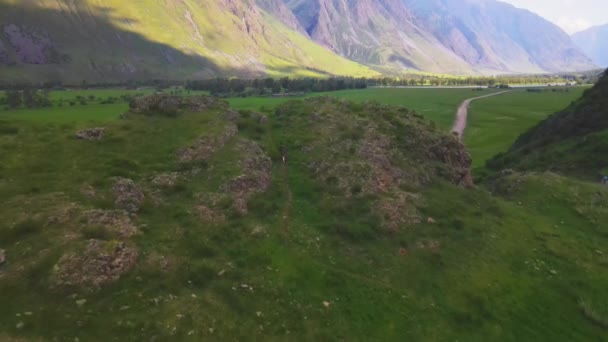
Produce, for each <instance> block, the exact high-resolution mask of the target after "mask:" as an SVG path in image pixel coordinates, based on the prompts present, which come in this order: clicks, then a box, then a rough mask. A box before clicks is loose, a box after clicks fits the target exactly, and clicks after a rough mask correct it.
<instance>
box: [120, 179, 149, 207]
mask: <svg viewBox="0 0 608 342" xmlns="http://www.w3.org/2000/svg"><path fill="white" fill-rule="evenodd" d="M112 194H113V195H114V199H115V200H114V204H115V205H116V207H117V208H120V209H124V210H126V211H128V212H129V213H136V212H138V211H139V209H140V208H141V206H142V205H143V203H144V200H145V198H146V196H145V195H144V193H143V192H142V191H141V190H140V189H139V187H138V186H137V184H135V182H134V181H133V180H131V179H128V178H116V180H115V182H114V185H113V186H112Z"/></svg>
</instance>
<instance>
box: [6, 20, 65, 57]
mask: <svg viewBox="0 0 608 342" xmlns="http://www.w3.org/2000/svg"><path fill="white" fill-rule="evenodd" d="M3 33H4V36H5V37H6V38H7V40H8V42H9V44H10V45H11V46H12V47H13V48H14V50H15V52H16V56H17V59H18V61H19V62H21V63H26V64H51V63H61V62H62V61H63V60H64V59H65V58H66V57H65V56H62V55H61V54H59V53H58V52H57V50H56V49H55V46H54V45H53V42H52V41H51V39H50V38H49V37H48V36H47V35H46V34H41V33H38V32H28V31H26V30H24V29H23V28H21V27H19V26H17V25H15V24H8V25H5V26H4V29H3ZM0 54H1V53H0Z"/></svg>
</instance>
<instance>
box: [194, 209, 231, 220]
mask: <svg viewBox="0 0 608 342" xmlns="http://www.w3.org/2000/svg"><path fill="white" fill-rule="evenodd" d="M194 210H195V212H196V214H197V216H198V217H199V219H200V220H201V221H203V222H207V223H221V222H224V221H225V220H226V216H225V215H224V214H223V213H222V212H221V211H219V210H215V209H211V208H209V207H208V206H205V205H198V206H196V207H195V208H194Z"/></svg>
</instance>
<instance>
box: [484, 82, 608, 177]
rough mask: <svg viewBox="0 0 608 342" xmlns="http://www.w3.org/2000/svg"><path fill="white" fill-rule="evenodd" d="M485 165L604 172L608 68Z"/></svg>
mask: <svg viewBox="0 0 608 342" xmlns="http://www.w3.org/2000/svg"><path fill="white" fill-rule="evenodd" d="M488 166H490V167H491V168H494V169H504V168H516V169H522V170H552V171H560V172H564V173H567V174H572V175H578V176H582V177H589V178H595V177H597V176H598V174H599V173H605V172H608V71H607V72H606V73H604V75H603V77H602V78H600V80H599V82H598V83H597V84H596V85H595V86H594V87H593V88H591V89H588V90H587V91H585V93H584V95H583V97H582V98H581V99H579V100H578V101H576V102H574V103H573V104H572V105H571V106H570V107H568V108H566V109H565V110H563V111H561V112H559V113H556V114H554V115H552V116H550V117H549V118H547V119H546V120H544V121H543V122H541V123H539V124H538V125H537V126H536V127H534V128H532V129H530V130H529V131H528V132H526V133H524V134H522V135H521V136H520V137H519V138H518V139H517V141H516V142H515V143H514V144H513V146H512V147H511V148H510V150H509V151H508V152H507V153H505V154H502V155H499V156H497V157H496V158H494V159H493V160H491V161H490V162H489V163H488Z"/></svg>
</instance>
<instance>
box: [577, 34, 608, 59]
mask: <svg viewBox="0 0 608 342" xmlns="http://www.w3.org/2000/svg"><path fill="white" fill-rule="evenodd" d="M572 40H574V42H575V43H576V44H577V45H578V46H579V47H580V48H581V49H582V50H583V51H584V52H585V53H586V54H587V56H589V57H591V59H592V60H593V61H594V62H595V64H597V65H601V66H603V67H606V66H608V24H606V25H602V26H595V27H592V28H590V29H587V30H585V31H582V32H578V33H575V34H574V35H572Z"/></svg>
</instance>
